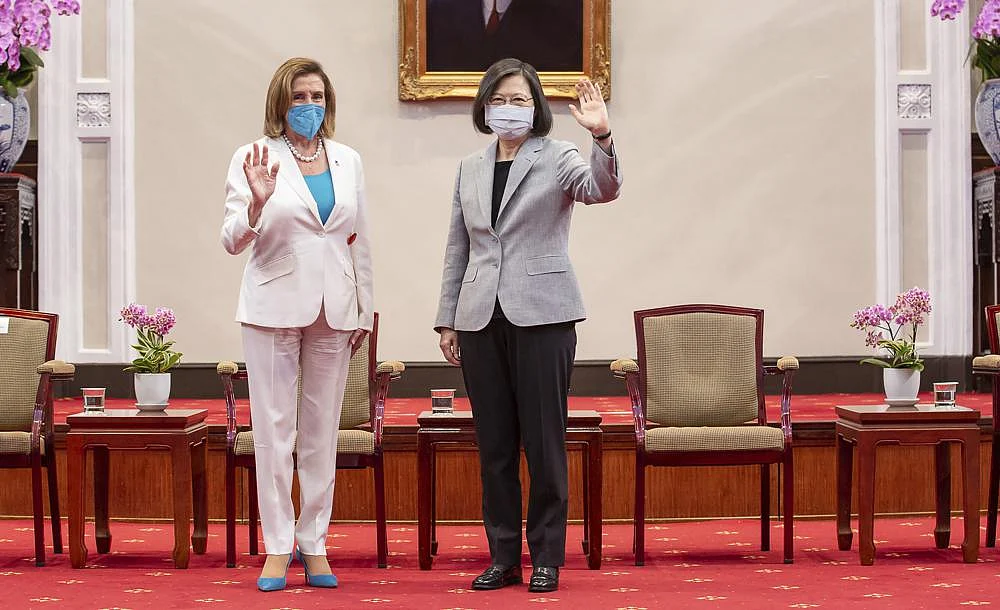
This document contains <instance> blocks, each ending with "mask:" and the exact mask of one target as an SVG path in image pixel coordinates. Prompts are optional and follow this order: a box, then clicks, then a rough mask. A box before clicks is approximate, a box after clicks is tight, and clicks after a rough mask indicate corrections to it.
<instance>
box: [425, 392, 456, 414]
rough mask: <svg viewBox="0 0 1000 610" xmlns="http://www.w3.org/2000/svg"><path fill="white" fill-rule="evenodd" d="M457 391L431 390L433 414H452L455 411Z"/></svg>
mask: <svg viewBox="0 0 1000 610" xmlns="http://www.w3.org/2000/svg"><path fill="white" fill-rule="evenodd" d="M454 401H455V390H454V389H452V388H448V389H438V390H431V412H432V413H451V412H452V411H453V409H454Z"/></svg>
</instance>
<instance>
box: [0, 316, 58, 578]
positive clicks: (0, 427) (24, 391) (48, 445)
mask: <svg viewBox="0 0 1000 610" xmlns="http://www.w3.org/2000/svg"><path fill="white" fill-rule="evenodd" d="M58 326H59V316H57V315H56V314H51V313H40V312H37V311H25V310H20V309H0V468H31V501H32V512H33V513H34V517H35V523H34V529H35V565H38V566H43V565H45V510H44V505H43V502H42V468H45V471H46V474H47V475H48V485H49V510H50V512H51V515H52V546H53V549H54V550H55V552H56V553H62V552H63V550H62V528H61V525H60V521H59V485H58V483H57V480H56V452H55V434H53V431H52V382H53V381H62V380H69V379H72V378H73V374H74V373H75V369H74V367H73V365H72V364H66V363H65V362H62V361H60V360H55V359H54V358H55V354H56V334H57V330H58ZM3 329H6V330H5V331H4V330H3Z"/></svg>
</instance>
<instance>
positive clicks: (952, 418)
mask: <svg viewBox="0 0 1000 610" xmlns="http://www.w3.org/2000/svg"><path fill="white" fill-rule="evenodd" d="M979 415H980V414H979V411H977V410H976V409H969V408H968V407H963V406H960V405H954V406H951V407H938V406H936V405H934V404H933V403H928V404H917V405H913V406H910V407H890V406H889V405H837V417H839V418H840V419H841V420H846V421H849V422H853V423H856V424H862V425H869V424H871V425H874V424H955V423H971V424H975V423H977V422H978V421H979Z"/></svg>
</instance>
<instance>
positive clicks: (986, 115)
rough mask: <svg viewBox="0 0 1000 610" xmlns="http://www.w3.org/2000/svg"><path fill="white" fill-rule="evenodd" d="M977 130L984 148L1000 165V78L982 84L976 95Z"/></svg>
mask: <svg viewBox="0 0 1000 610" xmlns="http://www.w3.org/2000/svg"><path fill="white" fill-rule="evenodd" d="M975 113H976V131H977V132H978V133H979V140H980V141H981V142H982V143H983V148H985V149H986V152H988V153H989V155H990V158H991V159H993V162H994V163H996V164H998V165H1000V79H998V78H994V79H991V80H988V81H986V82H984V83H983V84H982V86H981V87H980V88H979V93H978V94H977V95H976V105H975Z"/></svg>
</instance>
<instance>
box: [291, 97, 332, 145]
mask: <svg viewBox="0 0 1000 610" xmlns="http://www.w3.org/2000/svg"><path fill="white" fill-rule="evenodd" d="M325 115H326V108H324V107H323V106H320V105H319V104H300V105H298V106H292V107H291V108H289V109H288V117H287V118H288V126H289V127H291V128H292V131H294V132H295V133H297V134H299V135H300V136H302V137H303V138H306V139H309V140H312V139H313V138H315V137H316V134H317V133H319V128H320V127H322V126H323V117H324V116H325Z"/></svg>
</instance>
